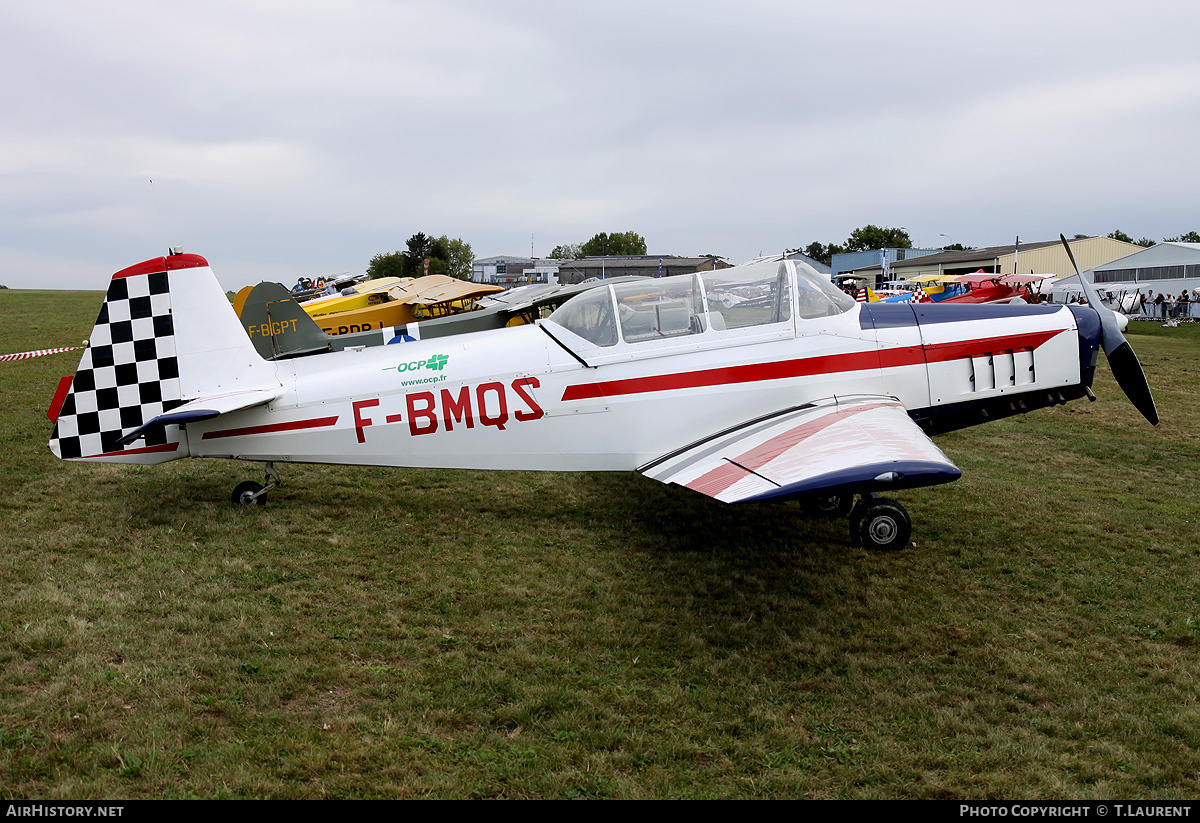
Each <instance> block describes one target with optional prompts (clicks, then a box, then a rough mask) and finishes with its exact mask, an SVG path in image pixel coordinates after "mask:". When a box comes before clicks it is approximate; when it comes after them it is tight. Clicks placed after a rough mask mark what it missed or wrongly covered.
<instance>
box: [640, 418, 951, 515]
mask: <svg viewBox="0 0 1200 823" xmlns="http://www.w3.org/2000/svg"><path fill="white" fill-rule="evenodd" d="M638 471H640V472H641V473H642V474H644V475H646V476H647V477H651V478H654V479H655V480H660V481H662V482H663V483H675V484H678V485H680V486H686V487H687V488H689V489H692V490H693V491H698V492H700V493H701V494H706V495H708V496H709V497H713V498H716V499H717V500H720V501H722V502H725V503H735V502H742V501H748V500H767V499H770V498H782V497H798V496H802V495H808V494H816V495H820V494H833V493H836V492H859V493H866V492H872V491H879V490H883V489H901V488H912V487H916V486H931V485H934V484H937V483H949V482H951V481H953V480H957V479H958V478H959V476H961V474H962V472H961V471H959V469H958V467H957V466H955V465H954V464H953V463H951V462H950V460H949V459H948V458H947V457H946V455H945V454H943V453H942V450H941V449H939V448H938V447H937V446H936V445H934V443H933V441H932V440H930V439H929V437H928V435H926V434H925V432H923V431H922V430H921V428H920V427H919V426H918V425H917V424H916V423H914V422H913V421H912V418H910V417H909V416H908V413H907V412H906V411H905V409H904V406H903V405H901V404H900V403H899V402H897V401H896V400H895V399H893V398H891V397H861V396H859V397H854V398H852V399H845V398H843V399H837V398H834V399H830V400H824V401H819V402H817V403H813V404H808V405H805V406H801V407H799V408H795V409H790V410H787V411H784V412H780V413H779V414H775V415H771V416H769V417H766V418H760V419H758V420H752V421H749V422H747V423H743V424H741V425H739V426H737V427H735V428H733V429H728V430H726V431H724V432H721V433H719V434H715V435H713V436H712V437H709V438H707V439H705V440H702V441H700V442H697V443H694V444H692V445H691V446H687V447H685V448H683V449H680V450H679V451H677V452H673V453H672V454H669V455H666V456H664V457H661V458H659V459H658V460H655V461H654V462H652V463H649V464H647V465H646V466H643V467H641V468H640V469H638Z"/></svg>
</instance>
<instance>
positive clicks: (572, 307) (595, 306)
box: [550, 286, 617, 346]
mask: <svg viewBox="0 0 1200 823" xmlns="http://www.w3.org/2000/svg"><path fill="white" fill-rule="evenodd" d="M550 319H551V320H553V321H554V322H555V323H558V324H559V325H560V326H562V327H563V328H564V329H567V330H568V331H571V332H574V333H575V334H577V335H579V336H580V337H582V338H583V339H584V340H587V341H588V342H589V343H594V344H595V345H597V346H615V345H616V344H617V321H616V315H615V314H614V313H613V302H612V291H611V289H610V288H608V287H604V286H602V287H600V288H595V289H588V290H587V291H585V292H584V293H583V294H577V295H575V296H574V297H572V298H571V299H570V300H568V301H567V302H566V303H563V304H562V305H561V306H560V307H559V308H558V309H557V310H556V311H555V312H554V313H553V314H552V315H550Z"/></svg>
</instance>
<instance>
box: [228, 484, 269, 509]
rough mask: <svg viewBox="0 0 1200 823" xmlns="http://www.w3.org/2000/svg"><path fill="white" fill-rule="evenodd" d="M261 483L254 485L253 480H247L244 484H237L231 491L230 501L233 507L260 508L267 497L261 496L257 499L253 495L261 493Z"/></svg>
mask: <svg viewBox="0 0 1200 823" xmlns="http://www.w3.org/2000/svg"><path fill="white" fill-rule="evenodd" d="M262 487H263V485H262V483H255V482H254V481H253V480H247V481H246V482H245V483H238V484H237V486H236V487H235V488H234V490H233V495H232V496H231V497H230V500H232V501H233V505H235V506H262V505H265V504H266V502H267V496H266V495H265V494H261V495H259V496H258V497H253V495H255V494H257V493H258V492H260V491H262Z"/></svg>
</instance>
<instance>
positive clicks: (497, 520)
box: [0, 290, 1200, 799]
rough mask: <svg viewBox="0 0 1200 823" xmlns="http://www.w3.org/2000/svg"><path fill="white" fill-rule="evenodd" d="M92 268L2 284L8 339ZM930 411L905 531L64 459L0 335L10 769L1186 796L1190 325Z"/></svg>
mask: <svg viewBox="0 0 1200 823" xmlns="http://www.w3.org/2000/svg"><path fill="white" fill-rule="evenodd" d="M101 299H102V298H101V295H99V294H96V293H71V292H31V291H11V290H6V291H0V353H6V352H17V351H25V350H29V349H37V348H49V347H54V346H66V345H77V344H78V343H79V341H80V340H82V339H83V338H84V337H86V336H87V335H88V334H89V332H90V329H91V324H92V320H93V319H94V317H95V314H96V312H97V310H98V309H99V305H100V302H101ZM1130 339H1131V341H1132V342H1133V344H1134V346H1135V348H1136V349H1137V351H1138V354H1139V356H1140V357H1141V359H1142V361H1143V363H1144V364H1145V366H1146V371H1147V374H1148V376H1149V380H1150V383H1151V385H1152V387H1153V388H1154V390H1155V396H1156V399H1157V401H1158V405H1159V410H1160V412H1161V415H1162V418H1163V422H1162V424H1161V425H1160V426H1159V427H1157V428H1153V427H1151V426H1150V425H1149V424H1147V423H1145V422H1144V421H1143V420H1142V419H1141V418H1140V417H1139V416H1138V415H1137V413H1136V411H1134V409H1133V408H1132V407H1131V406H1130V405H1129V404H1128V403H1127V402H1126V401H1125V399H1124V397H1123V396H1121V395H1120V392H1119V390H1118V389H1117V388H1116V385H1115V383H1114V382H1113V380H1112V378H1111V375H1110V374H1109V372H1108V371H1107V370H1103V371H1102V372H1101V373H1100V374H1099V377H1098V379H1097V384H1096V393H1097V395H1098V396H1099V401H1098V402H1096V403H1088V402H1086V401H1080V402H1076V403H1073V404H1071V405H1069V406H1066V407H1062V408H1057V409H1050V410H1044V411H1039V412H1035V413H1031V414H1029V415H1027V416H1025V417H1018V418H1014V419H1011V420H1007V421H1001V422H997V423H994V424H992V425H989V426H984V427H979V428H975V429H971V430H967V431H964V432H959V433H955V434H951V435H946V436H944V437H941V438H939V441H938V442H939V445H941V446H942V448H943V449H944V450H945V451H946V452H947V454H948V455H949V456H950V457H951V459H953V460H954V461H955V462H956V463H957V464H958V465H959V466H960V467H961V468H962V469H963V478H962V480H960V481H959V482H957V483H954V484H951V485H949V486H942V487H937V488H933V489H926V490H918V491H913V492H906V493H903V494H900V495H897V497H898V498H899V499H901V500H902V502H903V503H904V504H905V505H906V506H907V507H908V509H909V511H910V512H911V514H912V516H913V520H914V532H913V540H914V542H915V545H914V546H910V547H909V548H908V549H906V550H904V551H901V552H896V553H891V554H873V553H868V552H865V551H863V550H861V549H856V548H853V547H851V546H850V545H849V542H848V540H847V537H846V533H845V531H846V530H845V524H844V522H842V521H837V522H832V521H815V520H806V519H804V518H803V517H802V516H801V515H800V513H799V511H798V508H797V507H796V506H795V505H793V504H778V505H756V506H734V507H728V506H724V505H722V504H719V503H715V502H713V501H710V500H708V499H707V498H703V497H700V496H699V495H696V494H693V493H690V492H687V491H686V490H682V489H677V488H669V487H665V486H661V485H659V484H657V483H654V482H653V481H649V480H646V479H644V478H641V477H639V476H636V475H629V474H578V475H566V474H563V475H558V474H531V473H512V474H508V473H483V472H449V471H446V472H442V471H414V470H384V469H349V468H345V469H343V468H335V467H322V466H282V467H281V468H282V469H283V473H284V483H285V485H284V486H283V487H282V488H281V489H280V490H278V491H277V492H276V493H275V494H274V495H273V496H272V500H271V503H270V504H269V505H268V506H266V507H264V508H261V509H260V508H250V509H239V508H234V507H232V506H231V505H230V504H229V502H228V497H229V493H230V491H231V489H232V487H233V486H234V485H235V484H236V483H238V482H240V481H241V480H244V479H248V478H258V477H259V475H260V470H259V467H258V466H256V465H254V464H245V463H237V462H233V461H191V460H188V461H178V462H175V463H170V464H167V465H164V466H160V467H151V468H121V467H112V466H89V465H68V464H64V463H61V462H59V461H58V460H56V459H55V458H54V457H53V456H52V455H50V454H49V453H48V451H47V449H46V445H45V443H46V440H47V438H48V435H49V432H50V424H49V422H48V421H47V420H46V418H45V409H46V407H47V405H48V404H49V400H50V397H51V395H52V394H53V391H54V387H55V385H56V383H57V380H58V378H59V377H60V376H61V375H64V374H69V373H71V372H73V371H74V367H75V364H76V362H77V361H78V358H77V357H76V353H70V354H63V355H55V356H47V357H41V358H37V359H34V360H26V361H19V362H10V363H0V387H3V396H4V401H3V405H2V406H0V415H2V417H0V446H2V448H0V471H2V475H3V476H4V477H5V478H6V479H7V488H6V489H5V494H4V495H3V496H2V497H0V592H2V599H0V603H2V604H3V605H0V796H3V797H4V798H39V799H56V798H179V797H202V798H222V797H223V798H310V797H437V798H460V797H511V798H674V797H726V798H804V797H816V798H1001V797H1003V798H1030V799H1034V798H1139V799H1140V798H1144V799H1162V798H1196V797H1200V699H1198V697H1200V693H1198V689H1197V683H1198V682H1200V552H1198V548H1200V526H1198V523H1200V503H1198V501H1197V494H1198V490H1200V411H1198V409H1197V407H1198V401H1200V380H1198V375H1200V326H1181V327H1179V328H1175V329H1163V328H1160V327H1158V326H1157V325H1153V324H1135V326H1134V327H1133V328H1132V329H1131V331H1130Z"/></svg>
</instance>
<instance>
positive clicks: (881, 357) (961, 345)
mask: <svg viewBox="0 0 1200 823" xmlns="http://www.w3.org/2000/svg"><path fill="white" fill-rule="evenodd" d="M1064 331H1069V330H1068V329H1051V330H1048V331H1039V332H1028V333H1024V334H1010V335H1005V336H1003V337H989V338H985V339H982V340H961V341H953V342H950V343H934V344H931V345H928V346H899V347H895V348H883V349H869V350H867V351H861V352H850V353H848V354H829V355H821V356H818V357H804V358H799V359H796V360H780V361H777V362H775V363H753V364H750V365H746V366H728V367H725V368H720V369H703V370H701V371H691V372H679V373H677V374H660V375H652V376H650V377H631V378H629V379H626V380H608V381H605V382H602V383H579V384H576V385H573V386H567V388H566V390H565V391H564V392H563V396H562V399H563V400H587V399H591V398H597V397H616V396H619V395H623V394H645V393H647V392H660V391H673V390H676V389H695V388H702V387H704V386H725V385H731V384H735V383H757V382H761V381H763V380H782V379H786V378H789V377H809V376H812V375H817V374H838V373H840V372H852V371H865V370H868V369H878V368H883V369H891V368H897V367H899V366H915V365H920V364H923V363H941V362H945V361H947V360H957V359H959V358H963V357H975V356H977V355H983V354H991V353H992V352H997V351H1005V350H1008V349H1022V348H1025V349H1036V348H1037V347H1038V346H1040V345H1042V344H1043V343H1045V342H1046V341H1047V340H1049V339H1051V338H1052V337H1055V336H1057V335H1059V334H1062V333H1063V332H1064Z"/></svg>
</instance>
